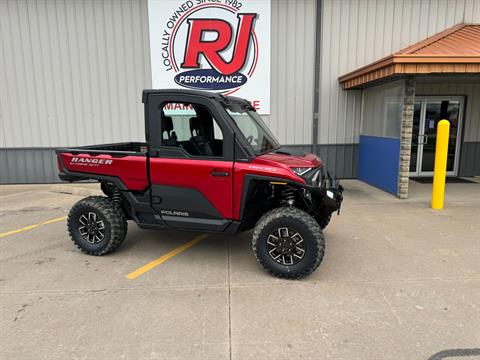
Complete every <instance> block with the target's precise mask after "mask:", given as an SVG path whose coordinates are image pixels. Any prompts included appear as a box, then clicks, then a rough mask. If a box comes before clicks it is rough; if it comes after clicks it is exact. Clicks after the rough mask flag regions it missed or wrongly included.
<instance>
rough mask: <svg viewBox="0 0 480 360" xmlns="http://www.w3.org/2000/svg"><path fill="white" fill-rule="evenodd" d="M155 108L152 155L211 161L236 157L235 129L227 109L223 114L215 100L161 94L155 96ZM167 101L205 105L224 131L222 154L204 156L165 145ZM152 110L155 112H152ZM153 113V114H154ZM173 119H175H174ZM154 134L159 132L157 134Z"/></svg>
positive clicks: (151, 132)
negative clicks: (164, 122)
mask: <svg viewBox="0 0 480 360" xmlns="http://www.w3.org/2000/svg"><path fill="white" fill-rule="evenodd" d="M155 97H156V98H157V99H156V100H157V101H155V109H151V108H150V109H149V114H148V116H149V122H150V124H149V144H150V149H151V150H153V151H150V156H153V157H160V158H180V159H190V160H209V161H233V159H234V150H233V149H234V135H233V130H232V129H231V128H230V127H229V126H228V125H227V121H226V120H227V119H226V111H225V112H224V114H222V112H221V111H219V110H222V108H221V107H218V106H217V105H218V104H216V102H215V101H211V100H210V99H206V98H204V97H196V96H193V95H192V96H185V95H178V96H175V95H159V96H155ZM167 103H182V104H192V105H194V106H195V105H197V106H203V107H204V108H205V109H206V110H207V111H209V112H210V115H211V116H212V118H213V121H215V122H216V123H217V125H218V127H219V128H220V130H221V131H222V136H223V144H222V156H204V155H192V154H190V153H188V152H187V151H186V150H185V149H183V148H181V147H173V146H164V145H163V140H164V139H163V128H162V126H161V120H160V117H161V114H162V109H163V107H164V106H165V105H166V104H167ZM152 110H155V111H154V114H152ZM152 115H153V116H152ZM172 120H173V119H172ZM154 134H158V135H157V136H155V135H154Z"/></svg>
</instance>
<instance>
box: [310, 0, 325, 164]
mask: <svg viewBox="0 0 480 360" xmlns="http://www.w3.org/2000/svg"><path fill="white" fill-rule="evenodd" d="M322 5H323V1H322V0H317V11H316V16H315V65H314V66H315V69H314V74H315V77H314V84H313V87H314V89H313V120H312V153H314V154H317V155H318V118H319V114H318V112H319V106H320V64H321V58H320V56H321V45H322V44H321V41H322Z"/></svg>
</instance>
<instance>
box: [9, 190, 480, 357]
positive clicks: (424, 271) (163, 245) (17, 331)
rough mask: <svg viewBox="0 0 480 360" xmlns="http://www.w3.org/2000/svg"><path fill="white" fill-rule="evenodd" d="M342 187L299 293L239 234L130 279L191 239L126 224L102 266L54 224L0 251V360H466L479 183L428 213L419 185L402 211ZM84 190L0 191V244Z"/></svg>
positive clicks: (476, 297) (476, 289)
mask: <svg viewBox="0 0 480 360" xmlns="http://www.w3.org/2000/svg"><path fill="white" fill-rule="evenodd" d="M344 185H345V187H346V192H345V202H344V206H343V209H342V214H341V215H340V216H339V217H335V218H334V220H333V221H332V223H331V225H329V227H328V228H327V229H326V231H325V236H326V239H327V250H326V257H325V258H324V261H323V263H322V264H321V265H320V267H319V269H318V270H317V271H316V272H315V273H313V274H312V275H311V276H310V277H308V278H306V279H304V280H301V281H286V280H279V279H275V278H272V277H270V276H269V275H267V274H266V273H264V272H263V271H262V269H261V267H260V266H259V265H258V264H257V263H256V261H255V259H254V257H253V254H252V251H251V249H250V233H246V234H242V235H240V236H238V237H226V236H220V235H210V236H209V237H208V238H207V239H205V240H202V241H201V242H199V243H198V244H196V245H195V246H193V247H192V248H190V249H188V250H186V251H185V252H183V253H181V254H179V255H177V256H175V257H173V258H172V259H170V260H168V261H167V262H165V263H163V264H162V265H160V266H158V267H156V268H154V269H152V270H150V271H148V272H147V273H145V274H143V275H142V276H140V277H138V278H137V279H135V280H129V279H127V278H126V275H127V274H128V273H130V272H131V271H133V270H135V269H137V268H138V267H140V266H142V265H144V264H146V263H148V262H149V261H151V260H153V259H155V258H158V257H159V256H161V255H163V254H165V253H167V252H169V251H170V250H172V249H174V248H176V247H178V246H179V245H182V244H184V243H186V242H188V241H189V240H191V239H193V238H194V237H195V236H197V235H198V234H195V233H184V232H175V231H153V230H152V231H150V230H141V229H139V228H137V227H136V225H135V224H133V223H131V222H130V223H129V233H128V235H127V239H126V241H125V243H124V244H123V246H122V247H121V248H120V249H119V250H118V251H117V252H115V253H113V254H111V255H108V256H104V257H91V256H86V255H84V254H82V253H80V252H79V251H78V250H77V249H76V248H75V247H74V246H73V245H72V243H71V241H70V240H69V238H68V235H67V232H66V229H65V221H58V222H55V223H51V224H47V225H42V226H38V227H36V228H33V229H31V230H27V231H23V232H20V233H17V234H13V235H9V236H5V237H1V238H0V334H1V336H0V358H2V359H239V360H240V359H241V360H244V359H425V360H427V359H429V358H430V357H432V356H433V355H434V354H436V353H438V352H441V351H444V350H450V349H474V348H480V261H479V256H480V235H479V234H480V185H479V184H447V196H446V208H445V210H443V211H433V210H431V209H429V207H428V205H429V196H430V190H429V189H430V186H431V185H427V184H418V183H415V182H413V181H412V182H411V184H410V185H411V189H410V199H408V200H406V201H402V200H398V199H396V198H394V197H392V196H390V195H388V194H385V193H383V192H381V191H379V190H377V189H374V188H372V187H370V186H368V185H366V184H363V183H361V182H358V181H344ZM92 191H94V192H95V191H98V185H96V184H86V185H78V184H77V185H74V186H72V185H63V184H62V185H25V186H20V185H18V186H1V187H0V233H5V232H8V231H11V230H15V229H19V228H22V227H25V226H28V225H32V224H37V223H40V222H42V221H45V220H49V219H53V218H59V217H62V216H65V215H66V214H67V213H68V210H69V208H70V206H71V205H72V204H73V203H74V202H75V201H77V200H79V199H81V198H82V197H84V196H86V195H87V194H89V193H90V192H92ZM445 354H447V355H448V354H450V355H451V354H454V355H455V354H456V355H458V356H460V357H452V356H450V357H444V358H445V359H459V358H465V359H470V360H471V359H480V353H479V354H478V356H476V355H472V356H467V355H468V353H466V352H463V353H462V352H461V351H460V352H456V353H452V352H450V353H445ZM465 354H467V355H465ZM441 356H443V355H441Z"/></svg>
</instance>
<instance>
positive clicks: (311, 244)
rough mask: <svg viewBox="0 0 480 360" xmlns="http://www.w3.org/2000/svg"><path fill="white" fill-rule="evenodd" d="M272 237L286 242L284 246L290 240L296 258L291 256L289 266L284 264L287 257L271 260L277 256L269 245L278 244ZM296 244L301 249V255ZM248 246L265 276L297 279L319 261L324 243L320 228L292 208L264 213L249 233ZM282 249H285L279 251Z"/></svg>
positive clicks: (312, 219) (307, 215)
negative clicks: (250, 242) (249, 243)
mask: <svg viewBox="0 0 480 360" xmlns="http://www.w3.org/2000/svg"><path fill="white" fill-rule="evenodd" d="M282 229H288V230H287V231H285V230H282ZM279 231H280V232H279ZM279 234H281V235H282V236H279ZM285 235H286V236H285ZM272 236H273V237H272ZM275 237H277V238H280V239H281V240H279V241H284V242H287V246H288V245H289V244H288V242H289V240H288V239H289V238H291V239H293V243H294V244H295V245H294V246H295V250H294V251H297V253H296V255H297V256H295V258H293V257H292V259H294V261H292V262H293V264H291V265H288V264H285V262H287V263H288V262H289V259H288V256H287V258H286V260H287V261H283V260H282V259H280V260H279V259H277V260H275V259H274V258H275V257H278V254H280V252H277V251H276V250H273V251H272V248H275V247H274V246H273V245H271V244H272V243H273V244H278V242H276V241H277V240H275ZM296 244H298V245H302V246H303V250H304V253H302V252H301V251H300V250H299V249H298V248H297V247H298V246H297V245H296ZM252 247H253V252H254V253H255V257H256V258H257V261H258V262H259V263H260V264H261V265H262V266H263V268H264V269H265V270H266V271H267V272H268V273H270V274H271V275H274V276H276V277H279V278H287V279H300V278H303V277H305V276H307V275H310V274H311V273H312V272H313V271H315V269H316V268H317V267H318V266H319V265H320V263H321V262H322V259H323V256H324V253H325V240H324V237H323V233H322V230H321V229H320V226H319V225H318V223H317V222H316V221H315V219H314V218H313V217H311V216H310V215H309V214H307V213H306V212H305V211H302V210H300V209H297V208H294V207H281V208H277V209H273V210H271V211H269V212H267V213H266V214H265V215H263V216H262V217H261V218H260V220H259V221H258V223H257V225H256V227H255V230H254V232H253V238H252ZM283 250H285V249H284V248H282V251H283ZM286 250H288V249H286ZM302 255H303V256H302Z"/></svg>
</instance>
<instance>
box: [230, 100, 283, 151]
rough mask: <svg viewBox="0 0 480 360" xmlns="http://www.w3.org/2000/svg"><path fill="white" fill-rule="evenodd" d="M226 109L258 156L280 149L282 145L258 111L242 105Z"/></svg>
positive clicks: (233, 105)
mask: <svg viewBox="0 0 480 360" xmlns="http://www.w3.org/2000/svg"><path fill="white" fill-rule="evenodd" d="M225 109H226V110H227V112H228V114H229V115H230V116H231V117H232V119H233V120H234V121H235V123H236V124H237V127H238V128H239V129H240V131H241V132H242V134H243V136H245V138H246V139H247V141H248V142H249V144H250V145H251V146H252V148H253V151H254V152H255V154H256V155H260V154H263V153H266V152H268V151H271V150H274V149H278V148H279V147H280V144H279V143H278V141H277V139H275V136H274V135H273V134H272V132H271V131H270V129H269V128H268V127H267V125H265V123H264V122H263V120H262V118H261V117H260V115H258V114H257V112H256V111H254V110H253V109H251V108H249V107H248V106H245V104H241V103H230V104H228V105H225Z"/></svg>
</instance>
